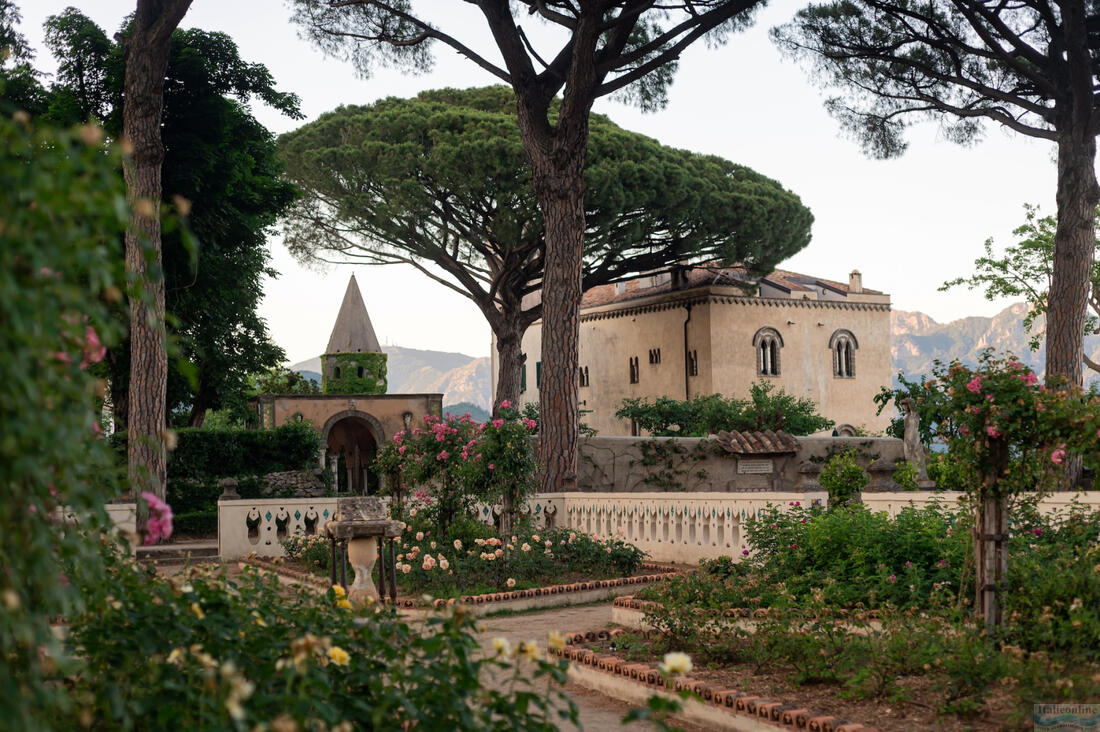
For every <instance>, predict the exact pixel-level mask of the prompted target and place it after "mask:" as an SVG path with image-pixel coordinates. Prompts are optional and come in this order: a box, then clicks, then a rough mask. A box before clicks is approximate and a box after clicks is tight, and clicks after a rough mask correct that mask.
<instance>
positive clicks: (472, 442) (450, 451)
mask: <svg viewBox="0 0 1100 732" xmlns="http://www.w3.org/2000/svg"><path fill="white" fill-rule="evenodd" d="M536 428H537V425H536V424H535V422H534V421H533V420H531V419H529V418H525V417H523V416H521V415H520V413H519V411H518V410H516V409H513V408H512V406H511V404H510V403H508V402H503V403H502V404H501V409H500V416H499V417H497V418H495V419H493V420H491V421H490V422H486V423H478V422H475V421H474V420H473V419H472V418H471V417H470V415H469V414H463V415H461V416H459V417H456V416H454V415H452V414H447V415H445V416H444V417H443V418H442V419H441V418H439V417H436V416H434V415H430V414H429V415H426V416H425V417H424V427H423V428H421V427H414V428H412V429H411V430H402V431H400V432H398V433H397V434H395V435H394V437H393V440H392V441H391V442H389V443H387V444H386V445H385V446H383V447H382V449H380V450H379V451H378V455H377V457H376V458H375V466H376V467H377V469H378V470H379V471H381V472H382V473H383V474H385V475H387V476H389V477H390V486H391V487H390V493H391V495H393V496H394V499H395V501H394V503H395V507H396V509H397V510H398V511H400V510H401V504H402V503H403V502H404V499H405V497H406V494H407V493H408V492H409V491H410V490H421V491H423V492H424V493H426V494H427V495H428V496H430V497H431V498H432V504H431V505H430V506H428V507H427V508H428V511H429V513H430V515H431V516H432V517H433V520H434V522H435V528H436V530H437V533H446V532H447V531H448V529H449V527H450V525H451V523H452V522H453V521H455V520H456V518H458V517H459V516H460V515H462V514H464V513H467V512H468V511H469V509H470V508H471V507H472V506H473V505H474V504H475V503H476V502H478V501H483V502H488V503H496V502H500V503H502V504H503V505H504V507H505V514H506V519H505V521H504V524H505V525H509V526H510V525H513V524H514V523H515V514H516V511H517V510H518V508H519V507H520V506H522V505H523V501H524V499H526V497H527V496H528V495H529V494H530V492H531V490H532V489H533V487H534V483H533V477H534V472H535V460H534V456H533V454H532V450H531V444H530V442H529V441H528V437H529V436H530V434H531V433H532V432H533V431H534V430H535V429H536Z"/></svg>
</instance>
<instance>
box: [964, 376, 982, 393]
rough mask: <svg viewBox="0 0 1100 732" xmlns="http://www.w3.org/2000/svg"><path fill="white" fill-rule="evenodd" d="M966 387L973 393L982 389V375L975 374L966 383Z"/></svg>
mask: <svg viewBox="0 0 1100 732" xmlns="http://www.w3.org/2000/svg"><path fill="white" fill-rule="evenodd" d="M966 388H967V389H969V390H970V391H971V392H972V393H974V394H977V393H978V392H980V391H981V390H982V377H980V376H975V377H974V378H973V379H971V380H970V381H969V382H968V383H967V384H966Z"/></svg>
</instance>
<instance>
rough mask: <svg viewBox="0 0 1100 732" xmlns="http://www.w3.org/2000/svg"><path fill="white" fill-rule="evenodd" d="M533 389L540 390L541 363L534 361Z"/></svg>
mask: <svg viewBox="0 0 1100 732" xmlns="http://www.w3.org/2000/svg"><path fill="white" fill-rule="evenodd" d="M535 388H536V389H541V388H542V361H535Z"/></svg>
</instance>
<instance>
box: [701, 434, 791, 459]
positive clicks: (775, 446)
mask: <svg viewBox="0 0 1100 732" xmlns="http://www.w3.org/2000/svg"><path fill="white" fill-rule="evenodd" d="M715 440H716V442H717V443H718V444H719V445H721V446H722V447H724V448H725V449H726V452H730V453H733V454H734V455H783V454H787V453H795V452H798V440H796V439H795V438H793V437H791V436H790V435H788V434H787V433H786V432H772V431H771V430H765V431H764V432H738V431H737V430H731V431H729V432H719V433H718V435H717V437H716V438H715Z"/></svg>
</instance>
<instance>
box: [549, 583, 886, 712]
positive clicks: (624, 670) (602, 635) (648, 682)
mask: <svg viewBox="0 0 1100 732" xmlns="http://www.w3.org/2000/svg"><path fill="white" fill-rule="evenodd" d="M619 599H622V598H616V601H618V600H619ZM625 632H626V631H624V630H622V629H615V630H610V631H608V630H601V631H588V632H586V633H566V634H565V646H564V647H563V648H562V649H560V650H556V649H553V648H549V649H547V652H548V653H549V654H550V655H554V656H559V657H561V658H564V659H566V660H567V661H569V662H570V663H573V664H576V665H579V666H586V667H588V668H590V669H592V670H595V671H599V672H602V673H605V674H609V675H611V676H618V677H621V678H622V679H623V680H627V681H631V682H633V683H635V684H638V685H640V686H644V687H646V688H647V689H651V690H654V691H664V692H668V691H671V692H678V691H680V690H682V689H689V690H690V691H692V692H694V693H695V694H697V695H698V696H699V697H700V698H701V699H702V701H703V703H704V704H707V705H709V706H713V707H716V708H719V709H722V710H723V711H725V712H727V713H728V714H730V715H731V716H741V717H752V718H755V719H758V720H760V721H761V722H766V723H770V724H774V725H777V726H782V727H785V728H787V729H791V730H800V731H801V730H806V732H877V729H876V728H875V727H869V726H867V725H864V724H860V723H858V722H850V721H848V720H846V719H840V718H837V717H835V716H832V715H828V714H818V713H815V712H813V711H811V710H809V709H807V708H805V707H803V706H801V705H798V704H784V703H783V702H779V701H775V700H770V699H766V698H763V697H760V696H756V695H754V694H752V693H751V692H744V691H738V690H736V689H730V688H727V687H724V686H719V685H717V684H708V683H706V682H703V681H700V680H698V679H693V678H690V677H687V676H683V677H678V678H673V679H670V680H666V679H665V677H664V676H663V675H662V674H661V672H660V670H658V669H657V667H656V666H651V665H649V664H645V663H631V662H630V661H628V660H626V659H625V658H621V657H619V656H616V655H615V654H613V653H596V652H595V651H593V650H591V649H588V648H584V647H582V646H580V645H578V644H580V643H584V642H592V641H595V640H608V639H610V638H614V637H616V636H619V635H622V634H623V633H625ZM646 635H648V633H646ZM670 682H671V683H670Z"/></svg>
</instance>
